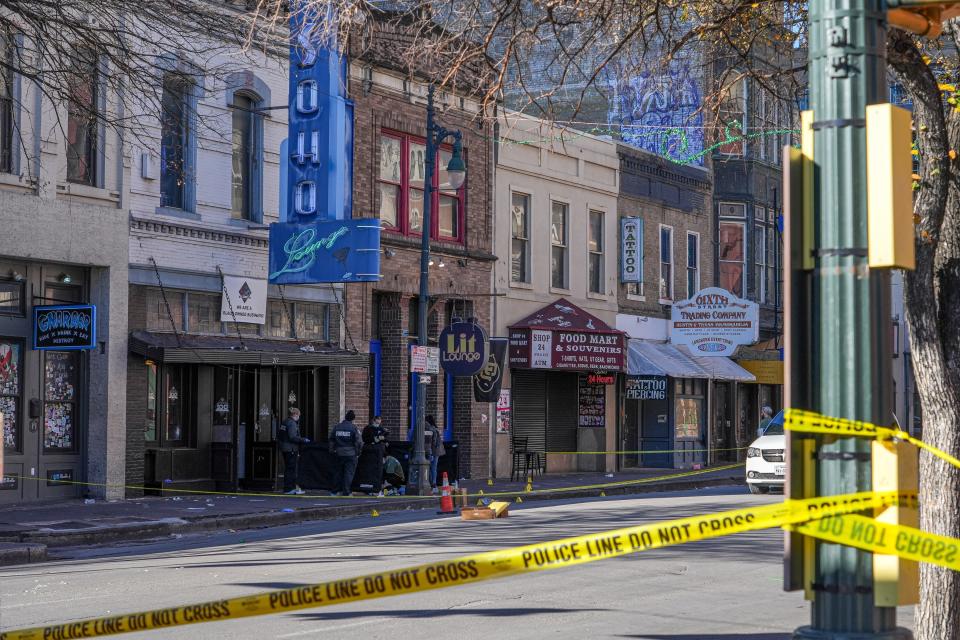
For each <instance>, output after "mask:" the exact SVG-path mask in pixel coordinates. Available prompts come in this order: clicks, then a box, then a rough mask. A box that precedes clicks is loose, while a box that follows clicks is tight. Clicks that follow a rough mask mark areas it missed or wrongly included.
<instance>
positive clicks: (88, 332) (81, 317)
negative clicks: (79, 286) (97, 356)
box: [33, 304, 97, 351]
mask: <svg viewBox="0 0 960 640" xmlns="http://www.w3.org/2000/svg"><path fill="white" fill-rule="evenodd" d="M96 343H97V308H96V306H94V305H92V304H71V305H56V306H37V307H34V308H33V348H34V349H36V350H38V351H76V350H78V349H93V347H94V346H95V345H96Z"/></svg>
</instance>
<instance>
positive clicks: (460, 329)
mask: <svg viewBox="0 0 960 640" xmlns="http://www.w3.org/2000/svg"><path fill="white" fill-rule="evenodd" d="M438 342H439V343H440V365H441V366H442V367H443V370H444V371H446V372H447V373H449V374H450V375H452V376H464V377H465V376H473V375H475V374H477V373H480V371H481V370H482V369H483V368H484V367H485V366H486V364H487V334H486V333H484V331H483V329H482V328H480V326H479V325H476V324H473V323H472V322H454V323H453V324H451V325H450V326H449V327H447V328H446V329H444V330H443V331H442V332H441V333H440V338H439V340H438Z"/></svg>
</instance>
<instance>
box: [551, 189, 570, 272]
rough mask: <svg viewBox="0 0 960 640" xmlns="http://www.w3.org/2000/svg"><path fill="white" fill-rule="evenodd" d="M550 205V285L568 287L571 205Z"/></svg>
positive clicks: (560, 203) (561, 203)
mask: <svg viewBox="0 0 960 640" xmlns="http://www.w3.org/2000/svg"><path fill="white" fill-rule="evenodd" d="M550 207H551V211H550V244H551V247H550V286H552V287H553V288H554V289H567V288H568V280H567V246H568V244H569V239H568V238H567V233H568V231H567V220H568V219H569V217H570V205H568V204H565V203H563V202H552V203H551V204H550Z"/></svg>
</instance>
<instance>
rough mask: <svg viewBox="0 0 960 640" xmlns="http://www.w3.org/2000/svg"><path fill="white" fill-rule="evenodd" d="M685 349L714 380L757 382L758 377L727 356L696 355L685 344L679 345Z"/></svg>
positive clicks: (682, 349)
mask: <svg viewBox="0 0 960 640" xmlns="http://www.w3.org/2000/svg"><path fill="white" fill-rule="evenodd" d="M677 348H678V349H679V350H680V351H683V352H684V353H685V354H686V355H688V356H689V357H690V358H691V359H692V360H693V361H694V362H696V363H697V365H699V367H700V368H701V369H703V370H704V371H706V372H707V373H709V374H710V377H711V378H712V379H714V380H733V381H734V382H756V381H757V377H756V376H755V375H753V374H752V373H750V372H749V371H747V370H746V369H744V368H743V367H741V366H740V365H738V364H737V363H736V362H734V361H733V360H731V359H730V358H727V357H725V356H695V355H693V354H692V353H690V351H689V350H688V349H687V347H685V346H680V347H677Z"/></svg>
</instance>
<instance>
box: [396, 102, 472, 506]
mask: <svg viewBox="0 0 960 640" xmlns="http://www.w3.org/2000/svg"><path fill="white" fill-rule="evenodd" d="M433 91H434V89H433V85H432V84H431V85H430V87H429V88H428V89H427V150H426V158H424V165H425V169H426V176H425V177H424V187H423V223H422V224H421V226H420V299H419V301H418V302H419V307H418V309H419V310H418V314H417V315H418V318H417V343H418V344H419V345H421V346H426V344H427V314H428V313H429V311H430V281H429V278H430V274H429V269H430V228H431V208H432V203H433V171H434V163H435V156H436V154H437V150H438V149H439V148H440V145H441V144H443V141H444V140H446V139H447V138H453V154H452V156H451V157H450V162H449V163H447V175H448V176H449V179H450V188H451V189H459V188H460V187H461V186H463V181H464V180H465V179H466V177H467V168H466V165H464V163H463V147H462V144H461V142H460V139H461V137H462V136H461V133H460V132H459V131H452V130H450V129H445V128H443V127H442V126H440V125H438V124H436V123H435V122H434V111H433ZM415 393H416V398H417V415H416V416H415V420H416V422H415V423H414V430H413V461H412V464H411V467H410V478H409V479H408V481H407V493H408V494H410V495H429V493H430V488H431V487H430V478H429V474H430V462H429V461H428V460H427V456H426V452H425V451H424V447H423V444H424V443H423V432H424V416H425V414H426V406H425V405H426V393H425V390H424V385H423V381H422V380H419V379H418V381H417V388H416V391H415Z"/></svg>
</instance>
